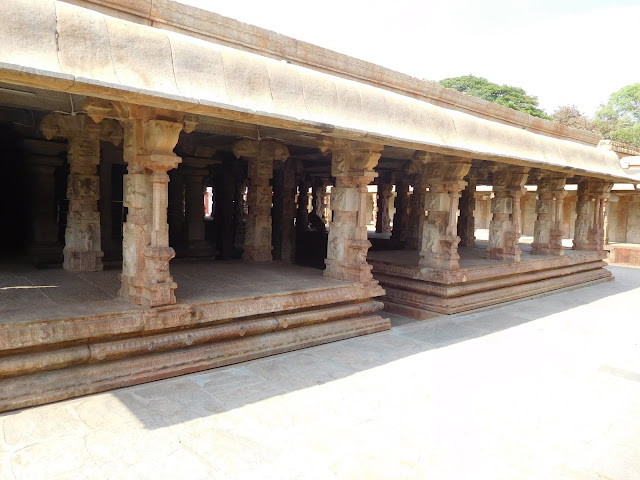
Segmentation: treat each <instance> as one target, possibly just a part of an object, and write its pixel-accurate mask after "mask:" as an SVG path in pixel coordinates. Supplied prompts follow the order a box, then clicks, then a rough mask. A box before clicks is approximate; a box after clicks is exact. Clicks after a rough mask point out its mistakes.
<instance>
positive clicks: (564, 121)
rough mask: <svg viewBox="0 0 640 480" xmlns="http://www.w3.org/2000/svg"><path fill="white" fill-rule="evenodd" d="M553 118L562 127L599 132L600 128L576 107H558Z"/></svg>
mask: <svg viewBox="0 0 640 480" xmlns="http://www.w3.org/2000/svg"><path fill="white" fill-rule="evenodd" d="M551 118H553V120H555V121H556V122H558V123H559V124H561V125H566V126H567V127H572V128H577V129H580V130H587V131H589V132H599V130H598V127H597V126H596V125H595V124H594V123H593V122H592V121H591V120H589V118H587V117H586V116H585V115H584V114H583V113H582V112H580V110H578V107H576V106H575V105H564V106H562V107H558V108H557V109H556V111H555V112H553V114H552V115H551Z"/></svg>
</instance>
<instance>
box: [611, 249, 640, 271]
mask: <svg viewBox="0 0 640 480" xmlns="http://www.w3.org/2000/svg"><path fill="white" fill-rule="evenodd" d="M604 248H605V249H606V250H608V251H609V260H608V261H609V263H616V264H620V265H632V266H634V267H640V245H638V244H637V243H612V244H610V245H605V247H604Z"/></svg>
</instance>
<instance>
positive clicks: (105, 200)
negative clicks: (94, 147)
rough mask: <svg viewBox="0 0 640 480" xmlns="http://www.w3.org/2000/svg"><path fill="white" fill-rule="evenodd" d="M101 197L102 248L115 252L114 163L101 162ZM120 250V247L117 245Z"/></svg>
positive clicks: (99, 206) (99, 204)
mask: <svg viewBox="0 0 640 480" xmlns="http://www.w3.org/2000/svg"><path fill="white" fill-rule="evenodd" d="M99 168H100V199H99V201H98V210H100V234H101V236H100V238H101V242H102V249H103V250H104V251H105V252H107V255H108V253H109V252H113V250H114V249H115V248H116V247H115V246H114V242H113V192H112V173H113V164H112V163H108V162H104V161H101V162H100V167H99ZM117 249H118V250H120V247H119V246H118V247H117Z"/></svg>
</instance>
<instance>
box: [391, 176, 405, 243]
mask: <svg viewBox="0 0 640 480" xmlns="http://www.w3.org/2000/svg"><path fill="white" fill-rule="evenodd" d="M400 173H401V174H400V175H399V176H398V177H399V178H398V179H397V180H396V203H395V205H396V213H395V215H394V216H393V231H392V232H391V240H393V241H395V242H405V241H406V239H407V232H408V231H409V182H408V181H407V180H406V176H405V175H404V173H405V171H404V169H403V170H402V171H401V172H400Z"/></svg>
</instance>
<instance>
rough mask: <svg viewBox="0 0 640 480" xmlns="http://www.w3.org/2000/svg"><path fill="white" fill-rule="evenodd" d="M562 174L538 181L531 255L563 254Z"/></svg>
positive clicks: (564, 179) (564, 181)
mask: <svg viewBox="0 0 640 480" xmlns="http://www.w3.org/2000/svg"><path fill="white" fill-rule="evenodd" d="M565 183H566V177H564V176H543V177H541V178H540V180H539V181H538V199H537V201H536V213H537V215H538V216H537V219H536V221H535V224H534V227H533V243H532V245H531V254H532V255H564V249H563V247H562V207H563V206H562V202H563V200H564V185H565Z"/></svg>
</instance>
